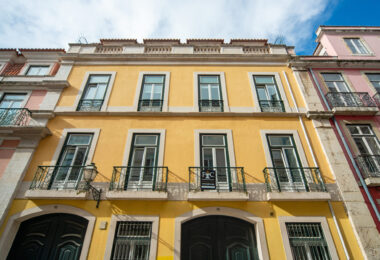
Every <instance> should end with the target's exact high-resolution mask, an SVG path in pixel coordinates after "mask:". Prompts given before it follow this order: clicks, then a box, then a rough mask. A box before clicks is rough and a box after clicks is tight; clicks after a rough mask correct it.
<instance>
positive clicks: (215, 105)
mask: <svg viewBox="0 0 380 260" xmlns="http://www.w3.org/2000/svg"><path fill="white" fill-rule="evenodd" d="M198 80H199V105H200V111H202V112H218V111H219V112H222V111H223V98H222V95H221V88H220V78H219V76H218V75H200V76H199V78H198Z"/></svg>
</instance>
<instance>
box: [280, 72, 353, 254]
mask: <svg viewBox="0 0 380 260" xmlns="http://www.w3.org/2000/svg"><path fill="white" fill-rule="evenodd" d="M282 73H283V75H284V78H285V81H286V85H287V87H288V90H289V93H290V96H291V97H292V101H293V104H294V107H295V109H296V112H297V113H299V109H298V104H297V102H296V99H295V98H294V94H293V91H292V88H291V87H290V84H289V80H288V76H287V75H286V73H285V71H282ZM297 84H298V82H297ZM298 88H299V89H300V86H299V85H298ZM298 119H299V121H300V123H301V127H302V132H303V134H304V136H305V139H306V142H307V146H308V147H309V151H310V154H311V157H312V159H313V163H314V165H315V166H316V167H318V163H317V160H316V157H315V154H314V151H313V149H312V148H311V143H310V139H309V136H308V134H307V132H306V128H305V124H304V122H303V120H302V116H301V115H299V116H298ZM327 203H328V205H329V209H330V212H331V215H332V218H333V220H334V224H335V227H336V229H337V231H338V235H339V240H340V242H341V244H342V246H343V250H344V254H345V256H346V259H347V260H350V255H349V254H348V250H347V247H346V244H345V243H344V239H343V236H342V232H341V230H340V227H339V224H338V221H337V219H336V216H335V212H334V209H333V207H332V205H331V201H330V200H328V201H327Z"/></svg>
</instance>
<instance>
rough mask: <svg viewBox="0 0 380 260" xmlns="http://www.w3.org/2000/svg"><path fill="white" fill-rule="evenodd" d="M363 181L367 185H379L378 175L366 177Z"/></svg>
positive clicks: (379, 178)
mask: <svg viewBox="0 0 380 260" xmlns="http://www.w3.org/2000/svg"><path fill="white" fill-rule="evenodd" d="M364 181H365V183H366V184H367V186H369V187H371V186H372V187H374V186H380V177H368V178H365V180H364Z"/></svg>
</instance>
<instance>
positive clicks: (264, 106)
mask: <svg viewBox="0 0 380 260" xmlns="http://www.w3.org/2000/svg"><path fill="white" fill-rule="evenodd" d="M259 104H260V108H261V111H262V112H285V107H284V102H283V101H282V100H259Z"/></svg>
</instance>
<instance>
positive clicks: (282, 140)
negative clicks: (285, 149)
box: [269, 135, 292, 146]
mask: <svg viewBox="0 0 380 260" xmlns="http://www.w3.org/2000/svg"><path fill="white" fill-rule="evenodd" d="M269 142H270V145H271V146H284V145H292V141H291V138H290V136H275V135H271V136H269Z"/></svg>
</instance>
